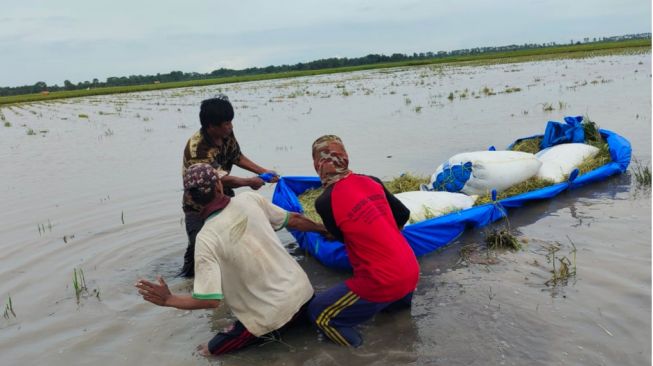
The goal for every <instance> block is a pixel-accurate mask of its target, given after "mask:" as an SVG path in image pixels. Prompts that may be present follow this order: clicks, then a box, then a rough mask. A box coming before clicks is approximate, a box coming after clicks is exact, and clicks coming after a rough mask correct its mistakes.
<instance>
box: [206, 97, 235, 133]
mask: <svg viewBox="0 0 653 366" xmlns="http://www.w3.org/2000/svg"><path fill="white" fill-rule="evenodd" d="M233 119H234V107H232V106H231V103H230V102H229V99H228V98H227V97H226V96H219V97H215V98H210V99H206V100H203V101H202V105H201V106H200V123H201V124H202V129H203V130H204V129H206V128H207V127H208V126H217V125H219V124H221V123H224V122H229V121H231V120H233Z"/></svg>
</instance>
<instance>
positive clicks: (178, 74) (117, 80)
mask: <svg viewBox="0 0 653 366" xmlns="http://www.w3.org/2000/svg"><path fill="white" fill-rule="evenodd" d="M650 38H651V33H638V34H628V35H623V36H614V37H601V38H592V39H590V38H583V39H582V41H581V40H577V41H575V40H573V39H572V40H571V41H570V43H569V44H582V43H593V42H617V41H624V40H631V39H650ZM561 45H563V44H557V43H555V42H548V43H525V44H521V45H516V44H513V45H507V46H498V47H476V48H465V49H460V50H453V51H448V52H447V51H439V52H421V53H413V54H412V55H407V54H403V53H394V54H392V55H390V56H386V55H379V54H370V55H367V56H363V57H356V58H347V57H342V58H337V57H332V58H326V59H320V60H315V61H311V62H305V63H303V62H300V63H297V64H294V65H281V66H267V67H250V68H247V69H242V70H232V69H225V68H220V69H217V70H213V71H211V72H210V73H206V74H202V73H197V72H182V71H171V72H169V73H167V74H160V73H159V74H156V75H130V76H121V77H116V76H112V77H109V78H107V80H106V81H105V82H101V81H99V80H98V79H93V80H92V81H82V82H79V83H77V84H75V83H72V82H71V81H70V80H65V81H64V82H63V86H59V85H57V84H55V85H47V84H46V83H45V82H43V81H39V82H37V83H35V84H34V85H24V86H17V87H0V96H10V95H22V94H34V93H43V92H53V91H61V90H79V89H92V88H104V87H111V86H129V85H143V84H152V83H168V82H175V81H187V80H202V79H215V78H223V77H229V76H245V75H260V74H271V73H282V72H288V71H302V70H320V69H328V68H337V67H346V66H359V65H372V64H378V63H386V62H396V61H410V60H425V59H435V58H442V57H449V56H466V55H475V54H482V53H487V52H506V51H516V50H525V49H535V48H546V47H555V46H561Z"/></svg>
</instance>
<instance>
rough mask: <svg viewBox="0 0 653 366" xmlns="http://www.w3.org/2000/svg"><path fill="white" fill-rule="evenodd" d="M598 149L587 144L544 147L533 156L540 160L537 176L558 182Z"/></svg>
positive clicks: (597, 151) (594, 154) (596, 152)
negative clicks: (540, 164)
mask: <svg viewBox="0 0 653 366" xmlns="http://www.w3.org/2000/svg"><path fill="white" fill-rule="evenodd" d="M598 153H599V149H598V148H596V147H594V146H592V145H587V144H578V143H572V144H560V145H555V146H552V147H549V148H546V149H544V150H542V151H540V152H538V153H537V154H535V156H536V157H537V159H539V160H540V161H541V162H542V166H541V167H540V170H539V171H538V172H537V177H538V178H542V179H550V180H552V181H554V182H556V183H560V182H562V181H564V180H565V179H567V177H568V176H569V173H571V171H572V170H574V168H577V167H578V166H579V165H580V164H581V163H582V162H583V160H585V159H589V158H592V157H594V156H596V154H598Z"/></svg>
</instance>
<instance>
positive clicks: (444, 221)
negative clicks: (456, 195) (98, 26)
mask: <svg viewBox="0 0 653 366" xmlns="http://www.w3.org/2000/svg"><path fill="white" fill-rule="evenodd" d="M599 132H600V133H601V137H602V138H603V139H604V140H605V141H606V142H607V143H608V146H609V148H610V157H611V159H612V161H611V162H609V163H607V164H605V165H603V166H601V167H599V168H597V169H594V170H592V171H590V172H587V173H585V174H582V175H579V174H578V170H575V171H574V172H572V174H570V176H569V179H568V180H567V181H566V182H562V183H557V184H554V185H551V186H548V187H544V188H541V189H537V190H533V191H530V192H526V193H522V194H519V195H515V196H512V197H509V198H505V199H501V200H498V201H497V200H496V199H495V200H494V201H493V202H492V203H487V204H484V205H480V206H476V207H472V208H469V209H465V210H462V211H457V212H454V213H450V214H448V215H444V216H440V217H436V218H433V219H429V220H426V221H422V222H419V223H416V224H413V225H408V226H406V227H405V228H404V229H403V231H402V233H403V235H404V237H405V238H406V240H407V241H408V243H409V244H410V246H411V247H412V248H413V250H414V251H415V255H417V256H421V255H424V254H427V253H430V252H432V251H434V250H436V249H438V248H441V247H443V246H445V245H447V244H449V243H450V242H452V241H453V240H454V239H456V238H457V237H458V236H459V235H461V234H462V233H463V232H464V231H465V229H467V228H470V227H475V228H479V227H483V226H486V225H488V224H490V223H492V222H494V221H497V220H499V219H501V218H503V217H505V216H507V210H506V209H507V208H514V207H520V206H522V205H524V204H525V203H527V202H529V201H533V200H543V199H549V198H552V197H555V196H556V195H558V194H560V193H561V192H562V191H565V190H568V189H574V188H577V187H580V186H584V185H586V184H589V183H592V182H597V181H601V180H605V179H607V178H608V177H610V176H612V175H616V174H621V173H623V172H625V171H626V169H627V168H628V164H630V157H631V151H632V149H631V146H630V142H628V140H626V139H625V138H623V137H622V136H620V135H618V134H616V133H614V132H612V131H608V130H604V129H600V130H599ZM535 137H544V135H535V136H529V137H526V138H523V139H519V140H517V141H521V140H524V139H530V138H535ZM517 141H515V142H517ZM511 146H512V145H511ZM320 186H321V184H320V180H319V178H318V177H301V176H297V177H282V178H281V179H279V182H278V183H277V186H276V188H275V191H274V196H273V197H272V202H273V203H274V204H276V205H278V206H280V207H283V208H284V209H286V210H289V211H294V212H304V210H303V208H302V206H301V204H300V202H299V200H298V198H297V197H298V196H299V195H300V194H302V193H303V192H305V191H306V190H308V189H313V188H318V187H320ZM494 197H496V195H494ZM290 232H291V234H292V235H293V236H294V237H295V239H297V243H298V244H299V246H300V247H301V248H302V249H304V250H306V251H307V252H308V253H310V254H311V255H312V256H314V257H315V258H316V259H317V260H318V261H319V262H320V263H322V264H324V265H325V266H328V267H333V268H342V269H347V268H351V266H350V264H349V259H348V258H347V253H346V252H345V246H344V244H343V243H341V242H338V241H329V240H327V239H325V238H324V237H323V236H322V235H319V234H317V233H312V232H308V233H305V232H299V231H294V230H291V231H290Z"/></svg>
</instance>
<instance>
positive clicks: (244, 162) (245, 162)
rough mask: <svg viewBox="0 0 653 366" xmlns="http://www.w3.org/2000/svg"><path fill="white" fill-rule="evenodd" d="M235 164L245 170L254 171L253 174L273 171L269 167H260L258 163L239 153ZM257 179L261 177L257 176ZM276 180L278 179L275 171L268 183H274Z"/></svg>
mask: <svg viewBox="0 0 653 366" xmlns="http://www.w3.org/2000/svg"><path fill="white" fill-rule="evenodd" d="M236 165H238V166H239V167H241V168H243V169H245V170H249V171H250V172H252V173H255V174H263V173H267V172H272V173H274V171H272V170H269V169H265V168H263V167H261V166H260V165H258V164H256V163H255V162H253V161H251V160H250V159H249V158H248V157H247V156H245V155H243V154H240V158H239V159H238V162H236ZM256 178H258V177H256ZM258 179H261V178H258ZM278 180H279V176H277V174H276V173H275V174H274V177H273V178H272V179H271V180H270V183H276V182H277V181H278ZM261 181H262V180H261Z"/></svg>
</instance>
